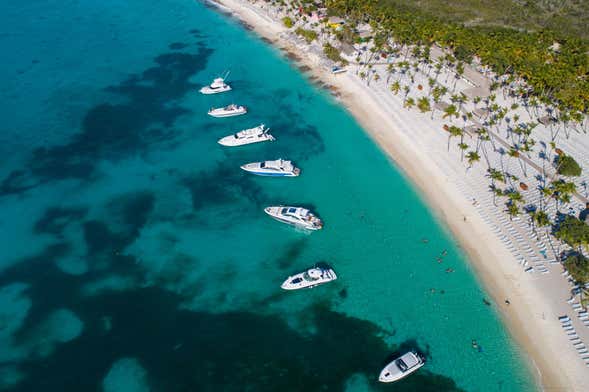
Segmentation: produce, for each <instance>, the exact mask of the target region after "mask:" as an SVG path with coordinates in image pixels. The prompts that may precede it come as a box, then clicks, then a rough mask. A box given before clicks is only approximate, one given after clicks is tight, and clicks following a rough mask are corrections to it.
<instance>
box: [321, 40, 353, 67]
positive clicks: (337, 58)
mask: <svg viewBox="0 0 589 392" xmlns="http://www.w3.org/2000/svg"><path fill="white" fill-rule="evenodd" d="M323 53H325V55H326V56H327V58H328V59H330V60H331V61H333V62H336V63H341V64H343V65H345V64H347V63H348V62H347V61H346V59H344V58H342V56H341V54H340V51H339V50H338V49H337V48H335V47H333V46H331V45H330V44H325V45H323Z"/></svg>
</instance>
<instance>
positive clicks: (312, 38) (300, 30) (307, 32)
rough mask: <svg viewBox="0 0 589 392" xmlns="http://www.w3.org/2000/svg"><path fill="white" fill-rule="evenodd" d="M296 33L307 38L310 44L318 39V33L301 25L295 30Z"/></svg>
mask: <svg viewBox="0 0 589 392" xmlns="http://www.w3.org/2000/svg"><path fill="white" fill-rule="evenodd" d="M295 33H297V35H300V36H301V37H303V38H304V39H305V41H307V43H308V44H310V43H311V42H313V41H315V40H316V39H317V33H316V32H315V31H314V30H305V29H303V28H301V27H299V28H297V29H296V30H295Z"/></svg>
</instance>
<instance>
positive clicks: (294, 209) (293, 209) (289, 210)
mask: <svg viewBox="0 0 589 392" xmlns="http://www.w3.org/2000/svg"><path fill="white" fill-rule="evenodd" d="M288 212H290V213H291V214H294V213H295V212H297V209H296V208H294V207H293V208H289V209H288Z"/></svg>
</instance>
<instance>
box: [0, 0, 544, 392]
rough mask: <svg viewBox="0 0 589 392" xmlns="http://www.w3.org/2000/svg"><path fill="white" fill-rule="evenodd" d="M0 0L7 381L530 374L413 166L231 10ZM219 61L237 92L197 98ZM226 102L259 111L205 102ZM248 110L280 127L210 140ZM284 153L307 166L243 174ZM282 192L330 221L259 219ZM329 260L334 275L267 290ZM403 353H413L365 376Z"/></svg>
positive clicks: (137, 383)
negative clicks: (408, 365)
mask: <svg viewBox="0 0 589 392" xmlns="http://www.w3.org/2000/svg"><path fill="white" fill-rule="evenodd" d="M0 11H2V12H0V21H1V22H2V23H0V26H1V27H0V45H1V47H2V48H3V51H4V52H5V54H6V56H5V61H3V62H0V72H1V73H2V75H3V76H4V78H3V79H2V82H1V83H2V88H1V89H0V102H1V103H2V104H1V105H0V114H1V116H2V119H3V124H2V132H1V133H0V142H1V143H0V153H1V154H2V156H3V160H2V163H1V164H0V211H1V212H2V215H1V216H2V218H1V220H0V234H1V236H2V238H3V246H2V248H1V250H0V256H1V257H0V263H1V265H0V267H1V272H0V322H1V323H2V328H1V329H0V385H2V386H3V387H4V388H10V387H11V386H12V387H13V388H14V389H16V390H23V391H24V390H27V391H29V390H30V391H39V390H55V391H57V390H59V391H70V390H71V391H81V390H97V389H101V388H102V389H103V390H105V391H125V392H126V391H144V390H153V391H245V390H251V391H265V390H267V391H276V390H282V391H289V390H291V391H302V390H305V391H313V390H317V391H319V390H321V391H327V390H329V391H339V390H347V391H366V390H399V391H402V390H404V391H449V390H459V389H462V390H468V391H528V390H533V389H535V386H534V384H533V382H532V381H531V378H530V375H529V374H528V371H527V370H526V369H525V367H524V365H523V361H522V359H521V357H520V356H519V354H518V353H517V350H516V348H515V347H514V345H513V343H512V342H511V341H510V340H509V337H508V336H507V334H506V332H505V330H504V329H503V327H502V325H501V324H500V321H499V320H498V317H497V315H496V313H495V311H494V309H493V307H494V305H491V306H486V305H485V304H484V303H483V299H484V298H485V294H484V292H482V290H481V289H480V288H479V286H478V285H477V282H476V280H475V278H474V277H473V274H472V271H471V270H470V269H469V266H468V264H467V262H466V260H465V259H464V257H463V255H462V254H461V252H460V250H459V248H458V247H457V246H456V245H455V244H454V242H453V241H452V239H451V237H450V236H449V235H448V234H447V233H446V232H445V231H444V229H443V228H442V227H441V225H440V224H439V223H438V222H436V220H435V218H434V217H433V216H432V215H431V213H430V212H429V211H428V209H427V207H426V206H425V205H424V203H423V202H422V201H421V200H420V198H419V197H418V195H417V194H416V193H415V191H414V190H413V189H412V188H411V186H410V184H408V183H407V181H406V180H405V179H404V178H403V177H402V176H401V175H400V173H399V172H398V171H397V170H396V169H395V167H394V166H393V165H392V164H391V163H390V162H389V161H388V160H387V159H386V157H385V156H384V155H383V154H382V152H380V151H379V150H378V148H377V147H376V146H375V145H374V143H373V142H372V141H371V140H370V139H369V138H368V137H367V136H366V135H365V134H364V132H363V131H362V129H361V128H360V127H359V126H358V125H357V124H356V123H355V122H354V120H353V119H352V118H351V117H350V116H349V115H348V114H347V113H346V112H345V111H344V110H343V109H342V108H341V107H339V106H338V105H337V103H336V102H334V101H333V100H332V99H331V98H330V96H329V95H328V94H327V93H325V92H322V91H320V90H318V89H317V88H315V87H313V86H312V85H311V84H310V83H309V82H308V81H307V80H305V78H304V76H303V75H301V74H300V73H299V72H298V71H297V69H296V68H294V67H293V66H292V65H291V64H289V63H288V61H286V60H285V59H284V58H283V57H282V55H281V54H280V53H278V52H276V51H275V50H274V49H272V48H271V47H269V46H268V45H267V44H265V43H264V42H262V41H261V40H259V39H258V38H256V37H255V36H253V35H252V34H251V33H249V32H247V31H246V30H245V29H243V27H241V26H240V25H239V24H238V23H236V22H235V21H232V20H231V19H229V18H227V17H226V16H222V15H220V14H217V13H215V12H213V11H212V10H210V9H207V8H206V7H204V6H203V5H201V4H200V3H195V2H192V1H186V0H168V1H166V2H162V1H155V0H142V1H138V0H133V1H120V0H119V1H115V0H111V1H101V2H95V1H89V0H78V1H67V2H55V1H29V2H28V3H26V4H21V2H17V1H14V0H10V1H8V2H3V3H2V4H1V5H0ZM229 69H230V70H231V75H230V81H231V83H232V86H233V87H234V91H232V92H230V93H227V94H221V95H217V96H202V95H200V94H198V93H197V92H196V90H197V88H198V87H200V85H202V84H206V83H207V82H209V81H210V80H211V79H212V78H213V77H215V76H217V75H218V74H220V73H222V72H223V71H225V70H229ZM231 102H236V103H240V104H244V105H247V106H248V107H249V108H250V113H248V114H247V115H246V116H243V117H237V118H231V119H213V118H210V117H208V116H206V112H207V110H208V108H209V107H211V106H219V105H222V104H227V103H231ZM260 122H264V123H266V124H267V125H268V126H269V127H270V128H271V129H272V133H273V135H274V136H275V137H276V139H277V140H276V141H275V142H273V143H262V144H258V145H250V146H244V147H239V148H235V149H226V148H222V147H220V146H219V145H217V144H216V140H217V139H218V138H220V137H222V136H225V135H226V134H229V133H232V132H234V131H237V130H239V129H242V128H247V127H250V126H255V125H258V124H259V123H260ZM279 157H282V158H287V159H292V160H293V161H295V163H296V164H297V165H298V166H299V167H301V169H302V175H301V177H299V178H284V179H280V178H258V177H253V176H248V175H247V174H246V173H244V172H242V171H241V170H240V169H239V165H241V164H243V163H246V162H251V161H257V160H264V159H276V158H279ZM279 203H285V204H296V205H304V206H308V207H312V209H313V210H315V211H316V212H317V213H318V214H319V215H320V216H321V217H322V218H323V220H324V221H325V229H324V230H322V231H320V232H316V233H312V234H308V233H304V232H301V231H297V230H295V229H293V228H291V227H287V226H284V225H281V224H280V223H277V222H275V221H273V220H272V219H270V218H268V217H267V216H266V215H265V214H264V213H263V208H264V207H265V206H266V205H271V204H279ZM424 239H427V242H426V241H424ZM444 251H445V252H444ZM438 258H439V259H440V261H441V262H440V263H438V262H437V259H438ZM319 261H325V262H328V263H330V264H331V265H332V266H333V267H334V268H335V270H336V271H337V273H338V276H339V279H338V280H337V281H336V282H334V283H332V284H329V285H325V286H322V287H318V288H316V289H313V290H307V291H300V292H282V291H281V290H280V283H281V282H282V280H283V279H284V278H285V277H286V276H288V275H289V274H291V273H293V272H297V271H299V270H301V269H304V268H305V267H308V266H311V265H313V264H314V263H316V262H319ZM448 268H451V269H453V271H454V272H451V273H447V272H445V271H446V269H448ZM473 339H476V341H477V342H478V343H479V345H480V346H481V347H482V351H480V352H479V351H478V350H476V349H473V347H472V346H471V341H472V340H473ZM408 347H411V348H413V347H415V348H418V349H420V350H421V351H422V352H424V353H426V354H427V356H428V364H427V366H426V367H425V368H424V369H422V370H421V371H419V372H418V373H417V374H415V375H413V376H411V377H410V378H408V379H406V380H404V381H402V382H400V383H397V384H394V385H378V384H377V383H375V382H374V380H375V377H376V376H377V374H378V372H379V370H380V368H381V367H382V365H383V364H385V363H386V360H387V357H388V356H389V355H390V354H392V353H394V352H396V351H398V350H400V349H403V348H408Z"/></svg>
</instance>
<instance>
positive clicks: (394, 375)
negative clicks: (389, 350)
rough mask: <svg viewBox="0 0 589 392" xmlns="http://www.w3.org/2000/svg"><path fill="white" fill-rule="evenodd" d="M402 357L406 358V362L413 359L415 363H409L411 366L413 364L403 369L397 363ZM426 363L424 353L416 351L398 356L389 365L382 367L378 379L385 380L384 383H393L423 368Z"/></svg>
mask: <svg viewBox="0 0 589 392" xmlns="http://www.w3.org/2000/svg"><path fill="white" fill-rule="evenodd" d="M400 359H402V360H404V361H405V363H408V361H412V362H415V363H414V364H411V365H409V366H411V368H409V369H405V370H401V369H400V368H399V366H398V365H397V361H398V360H400ZM424 365H425V358H424V357H423V356H422V355H420V354H418V353H416V352H409V353H407V354H405V355H403V356H401V357H399V358H396V359H395V360H393V361H392V362H390V363H389V364H388V365H387V366H385V367H384V369H382V371H381V372H380V375H379V376H378V381H380V382H384V383H391V382H395V381H399V380H402V379H403V378H405V377H407V376H409V375H410V374H412V373H415V372H416V371H417V370H419V369H421V368H422V367H423V366H424ZM405 366H407V365H405Z"/></svg>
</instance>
